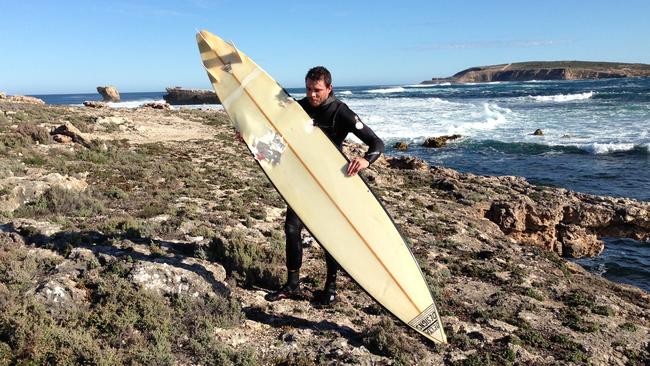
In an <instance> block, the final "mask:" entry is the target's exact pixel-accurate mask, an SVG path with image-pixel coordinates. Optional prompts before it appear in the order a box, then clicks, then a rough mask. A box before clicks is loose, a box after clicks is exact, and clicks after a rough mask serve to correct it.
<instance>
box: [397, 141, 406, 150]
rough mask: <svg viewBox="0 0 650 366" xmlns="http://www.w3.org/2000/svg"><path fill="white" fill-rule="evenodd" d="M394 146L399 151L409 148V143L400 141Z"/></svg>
mask: <svg viewBox="0 0 650 366" xmlns="http://www.w3.org/2000/svg"><path fill="white" fill-rule="evenodd" d="M394 147H395V148H396V149H397V150H399V151H406V150H408V149H409V144H407V143H406V142H404V141H399V142H396V143H395V146H394Z"/></svg>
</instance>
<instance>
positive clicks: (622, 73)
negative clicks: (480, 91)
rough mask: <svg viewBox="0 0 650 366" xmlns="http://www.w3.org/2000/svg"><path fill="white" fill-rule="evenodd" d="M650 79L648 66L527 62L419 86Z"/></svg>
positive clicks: (478, 69) (474, 70)
mask: <svg viewBox="0 0 650 366" xmlns="http://www.w3.org/2000/svg"><path fill="white" fill-rule="evenodd" d="M626 77H650V65H649V64H629V63H620V62H591V61H531V62H515V63H510V64H501V65H491V66H478V67H471V68H469V69H466V70H463V71H461V72H459V73H457V74H455V75H454V76H451V77H447V78H432V79H431V80H425V81H423V82H422V84H438V83H443V82H452V83H483V82H491V81H530V80H584V79H606V78H626Z"/></svg>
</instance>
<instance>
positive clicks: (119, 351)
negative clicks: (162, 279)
mask: <svg viewBox="0 0 650 366" xmlns="http://www.w3.org/2000/svg"><path fill="white" fill-rule="evenodd" d="M59 262H60V259H56V258H52V257H38V256H34V255H33V254H29V248H26V247H21V246H16V245H14V246H9V245H4V246H3V249H2V250H1V251H0V283H2V284H3V285H2V286H0V360H2V361H3V362H4V363H3V364H57V365H58V364H66V365H67V364H106V365H121V364H134V363H135V364H158V365H172V364H175V363H177V362H179V361H183V362H187V361H191V362H193V363H201V364H226V365H255V364H256V361H255V357H254V352H253V351H252V350H251V349H246V348H244V349H241V350H237V351H235V350H233V349H230V348H228V347H227V346H225V345H223V344H221V343H219V342H218V341H217V340H216V339H215V338H214V336H213V333H214V329H215V328H228V327H232V326H237V325H238V324H240V322H241V321H242V319H243V313H242V312H241V309H240V307H239V304H238V303H237V302H236V301H235V300H233V299H232V298H227V297H224V296H221V295H216V296H202V297H198V298H195V297H191V296H189V295H159V294H157V293H155V292H150V291H146V290H142V289H140V288H138V287H134V286H133V285H132V284H131V283H130V281H129V280H128V277H129V275H130V273H131V269H132V268H133V265H134V264H133V261H132V260H130V259H129V257H125V258H122V259H115V260H112V261H111V262H109V263H107V264H106V265H104V266H103V267H101V266H95V267H94V268H92V266H91V267H90V268H89V269H88V270H86V271H83V272H82V273H81V274H80V276H81V277H80V278H79V279H78V281H79V283H80V285H81V286H83V288H82V289H81V290H82V291H84V292H85V293H86V294H87V295H86V299H87V300H86V301H87V302H86V303H85V304H84V305H82V306H79V305H78V304H77V303H76V302H75V303H70V304H66V305H65V306H61V307H56V306H54V307H53V306H52V305H45V304H44V303H43V302H41V301H38V300H37V299H36V298H35V297H34V296H33V295H27V293H26V292H27V291H30V289H31V288H32V287H33V285H34V283H35V281H37V280H40V279H43V278H47V276H48V275H49V273H51V271H52V269H53V268H54V266H56V265H57V264H58V263H59Z"/></svg>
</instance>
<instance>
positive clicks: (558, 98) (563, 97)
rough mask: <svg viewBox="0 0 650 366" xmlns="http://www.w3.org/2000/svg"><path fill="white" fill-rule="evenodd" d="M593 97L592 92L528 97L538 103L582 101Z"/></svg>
mask: <svg viewBox="0 0 650 366" xmlns="http://www.w3.org/2000/svg"><path fill="white" fill-rule="evenodd" d="M593 96H594V92H592V91H590V92H586V93H580V94H558V95H531V96H530V97H531V98H533V99H535V100H536V101H538V102H570V101H573V100H584V99H589V98H591V97H593Z"/></svg>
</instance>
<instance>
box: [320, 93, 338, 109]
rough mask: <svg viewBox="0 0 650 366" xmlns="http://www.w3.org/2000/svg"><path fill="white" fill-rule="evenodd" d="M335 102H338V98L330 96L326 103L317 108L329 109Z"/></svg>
mask: <svg viewBox="0 0 650 366" xmlns="http://www.w3.org/2000/svg"><path fill="white" fill-rule="evenodd" d="M335 100H336V97H335V96H334V94H330V96H329V97H327V99H325V101H324V102H323V104H321V105H319V106H318V107H316V108H325V107H327V106H328V105H330V104H332V103H333V102H334V101H335Z"/></svg>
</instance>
